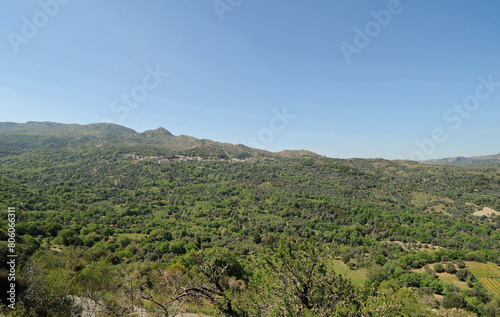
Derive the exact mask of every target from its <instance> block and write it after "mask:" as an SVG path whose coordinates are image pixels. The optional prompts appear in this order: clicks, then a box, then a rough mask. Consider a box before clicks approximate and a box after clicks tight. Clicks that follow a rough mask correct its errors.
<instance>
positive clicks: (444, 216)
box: [0, 133, 500, 316]
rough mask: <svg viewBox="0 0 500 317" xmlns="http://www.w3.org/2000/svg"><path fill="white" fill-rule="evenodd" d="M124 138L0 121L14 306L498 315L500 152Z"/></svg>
mask: <svg viewBox="0 0 500 317" xmlns="http://www.w3.org/2000/svg"><path fill="white" fill-rule="evenodd" d="M99 137H101V136H99ZM135 137H136V138H138V137H139V136H135ZM166 137H170V136H165V138H166ZM172 137H173V136H172ZM161 138H164V136H161ZM113 140H116V139H112V138H110V139H109V138H108V139H105V140H104V141H103V140H97V139H93V137H92V136H88V135H87V136H84V137H80V138H79V139H75V138H72V139H71V141H68V139H66V136H62V135H58V136H57V137H54V136H46V135H43V134H30V133H16V134H6V133H3V134H0V141H2V142H0V145H1V147H0V153H1V154H0V170H1V173H0V207H1V209H2V210H3V213H2V217H1V218H0V219H1V220H0V240H1V241H0V259H1V261H0V281H1V282H0V285H1V286H0V288H1V290H0V292H1V300H2V304H1V308H0V312H1V313H0V314H4V315H6V316H131V315H134V314H139V313H149V316H181V315H180V314H182V313H188V312H191V313H197V314H200V316H201V315H207V316H500V284H499V283H498V282H499V281H500V269H499V266H500V216H499V215H498V214H496V215H495V214H494V213H493V214H491V215H484V214H482V215H478V213H477V212H478V211H481V210H483V209H484V208H485V207H486V208H490V209H493V210H500V167H498V166H478V167H451V166H437V165H427V164H421V163H417V162H411V161H388V160H383V159H332V158H326V157H321V156H319V155H310V154H306V155H304V153H301V154H300V155H289V156H288V157H284V156H273V155H268V154H266V153H258V152H249V153H247V154H245V152H244V151H243V152H242V150H241V149H242V148H241V147H238V148H237V149H235V150H234V151H232V152H231V151H228V149H229V147H228V146H225V147H218V145H217V144H210V145H209V146H208V147H201V146H196V147H192V148H189V149H184V148H179V149H178V150H176V151H170V150H168V149H166V148H162V147H151V146H149V145H147V146H139V145H137V143H133V142H132V141H131V143H129V144H127V146H124V145H123V144H124V143H117V142H114V141H113ZM190 142H192V141H190ZM153 143H154V142H151V144H153ZM99 144H105V145H104V146H97V145H99ZM75 145H77V146H75ZM235 147H237V146H235ZM181 154H182V155H184V156H199V157H200V159H199V160H191V161H189V160H186V161H180V160H171V161H158V160H141V159H138V158H139V157H143V156H161V157H175V155H181ZM209 158H217V159H209ZM232 158H238V160H231V159H232ZM9 207H10V208H15V218H16V226H15V251H16V254H17V258H16V260H17V266H16V268H15V270H16V273H15V275H16V279H15V288H16V295H17V301H16V308H15V309H10V308H9V307H8V305H9V301H8V298H7V294H8V293H7V291H8V290H9V289H8V288H9V287H10V281H9V272H10V267H9V266H8V261H9V257H8V255H9V252H10V251H9V232H8V228H9V226H8V223H9V219H8V212H7V210H8V208H9ZM11 241H12V240H11ZM481 265H482V266H481ZM487 270H490V271H487ZM495 270H498V273H496V272H497V271H495ZM488 272H489V273H488Z"/></svg>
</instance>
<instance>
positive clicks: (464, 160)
mask: <svg viewBox="0 0 500 317" xmlns="http://www.w3.org/2000/svg"><path fill="white" fill-rule="evenodd" d="M422 163H426V164H433V165H448V166H500V153H499V154H497V155H486V156H471V157H464V156H457V157H448V158H443V159H437V160H427V161H422Z"/></svg>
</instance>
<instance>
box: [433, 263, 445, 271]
mask: <svg viewBox="0 0 500 317" xmlns="http://www.w3.org/2000/svg"><path fill="white" fill-rule="evenodd" d="M434 271H436V273H443V272H444V266H443V265H442V264H441V263H436V264H434Z"/></svg>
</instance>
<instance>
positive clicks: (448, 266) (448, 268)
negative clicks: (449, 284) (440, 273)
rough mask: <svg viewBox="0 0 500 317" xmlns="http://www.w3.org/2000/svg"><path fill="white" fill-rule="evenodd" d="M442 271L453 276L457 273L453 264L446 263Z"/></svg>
mask: <svg viewBox="0 0 500 317" xmlns="http://www.w3.org/2000/svg"><path fill="white" fill-rule="evenodd" d="M444 270H445V271H446V273H450V274H455V272H456V271H457V269H455V265H454V264H453V263H447V264H446V266H445V267H444Z"/></svg>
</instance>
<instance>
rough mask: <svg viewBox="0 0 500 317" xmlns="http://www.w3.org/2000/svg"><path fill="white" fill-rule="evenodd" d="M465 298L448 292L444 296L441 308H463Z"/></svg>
mask: <svg viewBox="0 0 500 317" xmlns="http://www.w3.org/2000/svg"><path fill="white" fill-rule="evenodd" d="M466 304H467V303H466V301H465V298H464V297H463V296H462V295H460V294H459V293H456V292H450V293H448V294H446V295H445V296H444V299H443V307H444V308H446V309H449V308H458V309H461V308H465V306H466Z"/></svg>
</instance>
